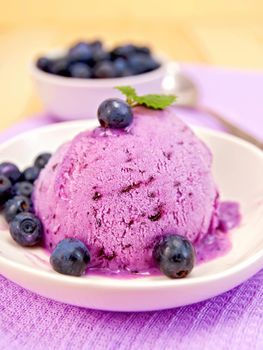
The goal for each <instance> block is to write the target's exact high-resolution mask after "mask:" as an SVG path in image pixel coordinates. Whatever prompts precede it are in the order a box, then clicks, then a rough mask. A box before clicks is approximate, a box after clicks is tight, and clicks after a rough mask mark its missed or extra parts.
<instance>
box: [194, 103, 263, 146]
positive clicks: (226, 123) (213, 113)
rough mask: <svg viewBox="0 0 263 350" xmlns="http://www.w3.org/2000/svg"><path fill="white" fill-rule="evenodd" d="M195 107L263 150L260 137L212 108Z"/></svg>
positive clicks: (233, 133) (232, 132)
mask: <svg viewBox="0 0 263 350" xmlns="http://www.w3.org/2000/svg"><path fill="white" fill-rule="evenodd" d="M194 109H196V110H197V111H199V112H203V113H206V114H209V115H210V116H212V117H213V118H214V119H215V120H217V121H218V122H219V123H221V124H222V125H223V126H224V127H225V128H226V129H227V131H228V132H230V133H231V134H232V135H234V136H237V137H240V138H241V139H243V140H246V141H248V142H250V143H253V144H254V145H255V146H257V147H258V148H260V149H261V150H263V142H261V141H260V140H259V139H257V138H256V137H254V136H252V135H251V134H249V133H248V132H247V131H245V130H243V129H241V128H240V127H238V126H237V125H235V124H234V123H232V122H230V121H229V120H227V119H225V118H224V117H223V116H222V115H221V114H220V113H218V112H216V111H215V110H213V109H212V108H210V107H207V106H202V105H198V106H194Z"/></svg>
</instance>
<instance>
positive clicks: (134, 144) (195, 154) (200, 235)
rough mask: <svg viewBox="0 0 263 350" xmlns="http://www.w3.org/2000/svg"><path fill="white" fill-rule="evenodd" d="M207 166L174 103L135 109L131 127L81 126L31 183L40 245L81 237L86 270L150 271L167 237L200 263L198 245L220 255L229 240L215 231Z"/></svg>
mask: <svg viewBox="0 0 263 350" xmlns="http://www.w3.org/2000/svg"><path fill="white" fill-rule="evenodd" d="M211 164H212V155H211V152H210V151H209V149H208V148H207V146H206V145H205V144H204V143H203V142H202V141H201V140H199V139H198V138H197V137H196V135H195V134H194V133H193V131H192V130H191V129H190V128H189V127H188V126H186V125H185V124H184V123H183V122H182V121H181V120H180V119H179V118H177V117H176V115H175V113H174V110H173V108H168V109H167V110H165V111H153V110H149V109H145V108H142V107H138V108H135V109H134V121H133V123H132V125H131V126H130V128H129V130H123V131H115V130H110V129H102V128H99V127H98V128H97V129H95V130H88V131H84V132H82V133H80V134H79V135H77V136H76V137H75V138H74V139H73V140H72V141H70V142H68V143H66V144H64V145H62V146H61V147H60V148H59V149H58V151H57V152H56V153H55V154H54V155H53V157H52V158H51V160H50V161H49V163H48V165H47V166H46V168H45V169H44V170H43V171H42V172H41V174H40V177H39V179H38V181H37V183H36V187H35V193H34V205H35V211H36V214H37V215H38V216H39V218H40V219H41V220H42V222H43V225H44V229H45V239H44V241H45V246H46V247H47V248H48V250H50V251H53V249H54V248H55V246H56V245H57V244H58V243H59V242H60V241H61V240H62V239H64V238H66V237H74V238H78V239H80V240H81V241H83V242H84V243H85V244H86V245H87V246H88V247H89V249H90V252H91V265H90V266H91V267H94V268H101V269H106V270H109V271H129V272H145V271H150V269H152V268H154V261H153V259H152V249H153V246H154V244H155V242H156V240H157V239H158V237H161V236H163V235H167V234H173V233H176V234H179V235H182V236H185V237H186V238H188V239H189V240H190V241H191V242H192V243H193V244H194V246H196V248H197V254H198V256H199V257H200V260H202V259H203V260H205V255H206V254H205V249H206V246H205V245H203V244H202V242H206V241H208V243H209V244H210V247H213V245H216V249H215V250H216V251H217V254H218V251H220V250H221V251H222V250H226V249H228V248H229V241H228V240H227V238H226V235H225V234H218V232H217V227H218V226H219V195H218V190H217V187H216V185H215V183H214V180H213V176H212V173H211ZM222 235H224V237H223V238H222ZM218 237H219V238H218ZM217 238H218V239H217ZM211 242H212V245H211ZM215 242H216V244H215ZM220 242H222V243H220ZM221 253H222V252H221ZM209 254H210V255H213V252H212V253H211V249H210V251H209Z"/></svg>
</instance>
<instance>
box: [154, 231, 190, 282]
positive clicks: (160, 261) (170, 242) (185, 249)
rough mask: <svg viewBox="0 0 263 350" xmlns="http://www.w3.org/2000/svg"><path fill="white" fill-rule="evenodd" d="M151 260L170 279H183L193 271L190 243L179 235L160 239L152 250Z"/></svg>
mask: <svg viewBox="0 0 263 350" xmlns="http://www.w3.org/2000/svg"><path fill="white" fill-rule="evenodd" d="M153 259H154V260H155V262H156V264H157V265H158V266H159V268H160V270H161V271H162V272H163V273H164V274H165V275H166V276H168V277H170V278H184V277H186V276H187V275H188V274H189V273H190V272H191V271H192V269H193V267H194V262H195V251H194V248H193V246H192V243H191V242H190V241H188V240H187V239H186V238H184V237H182V236H179V235H170V236H166V237H163V238H161V239H160V241H159V242H158V243H157V244H156V245H155V247H154V249H153Z"/></svg>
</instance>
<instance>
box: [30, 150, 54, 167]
mask: <svg viewBox="0 0 263 350" xmlns="http://www.w3.org/2000/svg"><path fill="white" fill-rule="evenodd" d="M50 158H51V153H41V154H40V155H39V156H37V157H36V159H35V162H34V166H36V167H37V168H39V169H43V168H44V167H45V166H46V165H47V163H48V161H49V159H50Z"/></svg>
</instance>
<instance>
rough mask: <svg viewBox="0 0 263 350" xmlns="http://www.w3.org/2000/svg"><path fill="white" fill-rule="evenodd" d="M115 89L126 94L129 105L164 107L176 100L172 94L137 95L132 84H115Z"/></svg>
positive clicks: (153, 107) (152, 107)
mask: <svg viewBox="0 0 263 350" xmlns="http://www.w3.org/2000/svg"><path fill="white" fill-rule="evenodd" d="M115 89H117V90H119V91H120V92H121V93H122V94H123V95H124V96H126V101H127V103H128V104H129V105H130V106H131V107H136V106H145V107H147V108H151V109H165V108H166V107H168V106H170V105H171V104H173V103H174V102H175V101H176V96H174V95H158V94H148V95H141V96H138V95H137V93H136V91H135V89H134V88H133V87H132V86H116V87H115Z"/></svg>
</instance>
